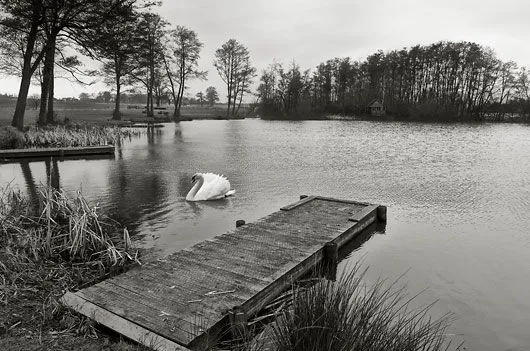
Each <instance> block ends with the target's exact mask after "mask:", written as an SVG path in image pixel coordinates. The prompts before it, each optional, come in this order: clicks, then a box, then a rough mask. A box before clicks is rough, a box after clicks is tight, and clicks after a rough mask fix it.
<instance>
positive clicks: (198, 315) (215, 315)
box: [105, 281, 252, 334]
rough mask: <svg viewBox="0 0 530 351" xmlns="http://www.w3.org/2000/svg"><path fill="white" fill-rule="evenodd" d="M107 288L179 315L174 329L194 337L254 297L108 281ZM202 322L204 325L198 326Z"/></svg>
mask: <svg viewBox="0 0 530 351" xmlns="http://www.w3.org/2000/svg"><path fill="white" fill-rule="evenodd" d="M111 285H112V286H111ZM105 287H106V288H108V289H110V290H112V291H113V292H118V293H122V294H124V295H127V296H129V297H131V296H132V297H133V298H138V299H139V302H142V303H145V304H147V305H149V306H151V308H153V309H154V310H157V311H161V312H160V313H161V314H167V315H171V316H178V320H177V321H176V324H175V325H174V326H175V327H177V328H179V329H181V330H183V331H186V332H188V333H192V334H193V333H196V331H197V330H199V329H208V328H209V327H210V326H211V325H213V324H215V323H216V322H217V321H218V320H219V319H221V318H222V317H223V316H224V315H226V314H227V313H228V311H229V310H230V309H232V308H233V307H234V306H237V305H239V304H241V303H243V302H244V301H245V300H247V299H248V298H249V297H251V296H252V295H247V296H245V297H244V298H242V297H239V296H236V295H235V294H234V293H232V291H231V290H230V291H224V292H219V293H218V292H216V291H211V290H209V289H204V290H203V292H202V293H198V294H190V295H189V296H187V295H185V294H182V293H181V292H185V290H182V289H183V288H182V287H178V286H175V288H173V289H171V288H169V291H167V290H164V291H162V292H161V291H157V290H156V289H152V290H150V289H148V288H146V287H145V286H138V285H135V284H134V283H132V282H121V283H120V284H118V283H116V282H115V281H108V285H106V286H105ZM187 288H189V286H187ZM179 289H181V291H179ZM187 299H191V300H187ZM199 319H200V321H201V323H200V324H197V321H198V320H199Z"/></svg>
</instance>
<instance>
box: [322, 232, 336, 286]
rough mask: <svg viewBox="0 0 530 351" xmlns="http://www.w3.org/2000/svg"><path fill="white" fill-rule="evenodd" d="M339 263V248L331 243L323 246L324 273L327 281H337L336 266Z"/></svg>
mask: <svg viewBox="0 0 530 351" xmlns="http://www.w3.org/2000/svg"><path fill="white" fill-rule="evenodd" d="M338 263H339V246H338V245H337V243H334V242H332V241H330V242H328V243H326V244H325V245H324V271H325V275H326V279H327V280H332V281H335V280H336V279H337V265H338Z"/></svg>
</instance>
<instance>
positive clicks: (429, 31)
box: [0, 0, 530, 99]
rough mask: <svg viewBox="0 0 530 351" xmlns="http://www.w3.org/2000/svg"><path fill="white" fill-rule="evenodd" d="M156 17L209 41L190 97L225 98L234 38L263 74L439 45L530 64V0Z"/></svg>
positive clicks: (286, 2)
mask: <svg viewBox="0 0 530 351" xmlns="http://www.w3.org/2000/svg"><path fill="white" fill-rule="evenodd" d="M159 13H160V14H161V15H162V16H163V17H164V18H165V19H166V20H168V21H169V22H170V23H171V25H172V26H174V25H177V24H179V25H184V26H186V27H189V28H191V29H193V30H195V32H197V34H198V36H199V39H200V40H201V41H202V42H203V43H204V47H203V50H202V53H201V60H200V66H201V69H203V70H208V71H209V73H208V81H205V82H191V83H190V89H189V90H188V92H187V93H188V95H190V96H194V95H195V94H196V93H197V92H198V91H204V90H205V89H206V87H208V86H209V85H214V86H215V87H216V88H217V89H218V91H219V93H220V94H219V95H220V97H221V98H222V99H223V98H224V95H226V93H225V92H224V89H223V83H222V82H221V80H220V79H219V77H218V75H217V72H216V71H215V68H214V67H213V65H212V61H213V56H214V53H215V50H216V49H217V48H219V47H220V46H221V45H222V44H223V43H224V42H226V41H227V40H228V39H230V38H235V39H236V40H238V41H239V42H240V43H242V44H244V45H245V46H247V47H248V48H249V50H250V52H251V60H252V62H253V64H254V66H255V67H257V68H258V72H259V73H261V70H262V69H264V68H265V67H266V66H267V65H269V64H270V63H272V62H273V60H276V61H279V62H283V63H287V64H288V63H290V62H291V61H293V60H295V61H296V62H297V63H298V64H299V65H300V66H301V68H302V69H306V68H314V67H315V66H316V65H318V64H319V63H320V62H323V61H325V60H327V59H330V58H333V57H345V56H349V57H351V58H352V59H354V60H362V59H364V58H366V56H367V55H369V54H371V53H374V52H376V51H377V50H379V49H382V50H384V51H388V50H393V49H401V48H403V47H410V46H413V45H416V44H426V45H427V44H431V43H434V42H437V41H440V40H449V41H460V40H466V41H473V42H477V43H479V44H481V45H485V46H489V47H491V48H493V49H494V50H495V52H496V53H497V56H498V57H499V58H500V59H502V60H504V61H507V60H513V61H515V62H516V63H517V64H518V65H519V66H526V67H530V2H528V1H527V0H504V1H498V0H497V1H492V0H481V1H478V0H439V1H431V0H423V1H422V0H394V1H390V0H388V1H386V0H365V1H356V0H355V1H346V0H264V1H256V0H222V1H215V0H193V1H185V0H184V1H176V0H173V1H168V0H166V1H163V5H162V7H161V8H160V9H159ZM257 80H258V78H256V81H257ZM17 85H18V81H17V80H14V79H2V83H0V92H9V93H16V92H17V91H18V86H17ZM105 89H107V88H106V87H105V86H104V85H103V84H102V83H98V84H96V85H94V86H92V87H90V88H86V87H80V86H78V85H75V84H70V83H67V82H64V81H63V82H60V81H58V82H57V85H56V96H58V97H63V96H78V95H79V93H81V92H82V91H89V92H93V91H98V90H105ZM35 92H36V91H35Z"/></svg>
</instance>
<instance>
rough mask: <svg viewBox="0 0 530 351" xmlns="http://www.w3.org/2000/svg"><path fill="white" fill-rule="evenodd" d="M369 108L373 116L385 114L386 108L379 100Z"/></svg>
mask: <svg viewBox="0 0 530 351" xmlns="http://www.w3.org/2000/svg"><path fill="white" fill-rule="evenodd" d="M369 107H370V114H371V115H372V116H383V115H384V114H385V106H383V104H382V103H381V102H379V101H378V100H376V101H374V102H373V103H372V104H371V105H370V106H369Z"/></svg>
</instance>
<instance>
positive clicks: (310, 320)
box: [251, 265, 462, 351]
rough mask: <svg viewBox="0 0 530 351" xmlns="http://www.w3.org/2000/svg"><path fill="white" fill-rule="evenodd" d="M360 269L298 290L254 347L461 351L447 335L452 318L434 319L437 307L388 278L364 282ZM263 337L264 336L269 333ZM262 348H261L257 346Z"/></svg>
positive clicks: (280, 350)
mask: <svg viewBox="0 0 530 351" xmlns="http://www.w3.org/2000/svg"><path fill="white" fill-rule="evenodd" d="M365 275H366V270H363V271H361V270H360V266H359V265H356V266H355V267H353V269H351V270H350V271H349V272H348V273H345V274H343V275H342V276H340V277H339V278H338V280H337V281H336V282H333V281H329V280H320V281H319V282H318V283H316V284H315V285H312V286H310V287H295V288H293V291H292V292H291V302H290V303H289V304H288V307H287V308H284V309H283V310H282V311H281V312H280V313H279V314H278V315H277V317H276V319H275V321H274V322H273V323H272V324H271V325H270V326H269V328H268V329H266V330H267V331H268V333H265V334H266V336H264V337H263V339H262V340H261V342H259V341H260V340H259V338H258V342H256V341H254V343H253V345H254V346H253V347H252V348H251V349H262V350H276V351H317V350H318V351H361V350H362V351H416V350H417V351H420V350H422V351H441V350H453V349H456V350H458V349H460V347H461V346H462V345H453V342H452V340H451V339H450V338H449V337H447V329H448V328H449V326H450V323H451V320H452V317H451V316H450V315H445V316H442V317H441V318H438V319H433V318H431V317H430V316H429V313H430V311H431V307H432V305H429V306H423V307H419V308H418V307H416V308H413V307H411V306H412V305H413V301H414V298H415V297H412V298H410V297H407V294H406V291H405V288H398V287H397V284H396V282H394V283H392V284H387V283H385V281H383V280H379V281H377V282H376V283H375V284H374V285H372V286H367V285H366V283H365ZM265 334H264V335H265ZM256 345H257V346H256Z"/></svg>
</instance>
